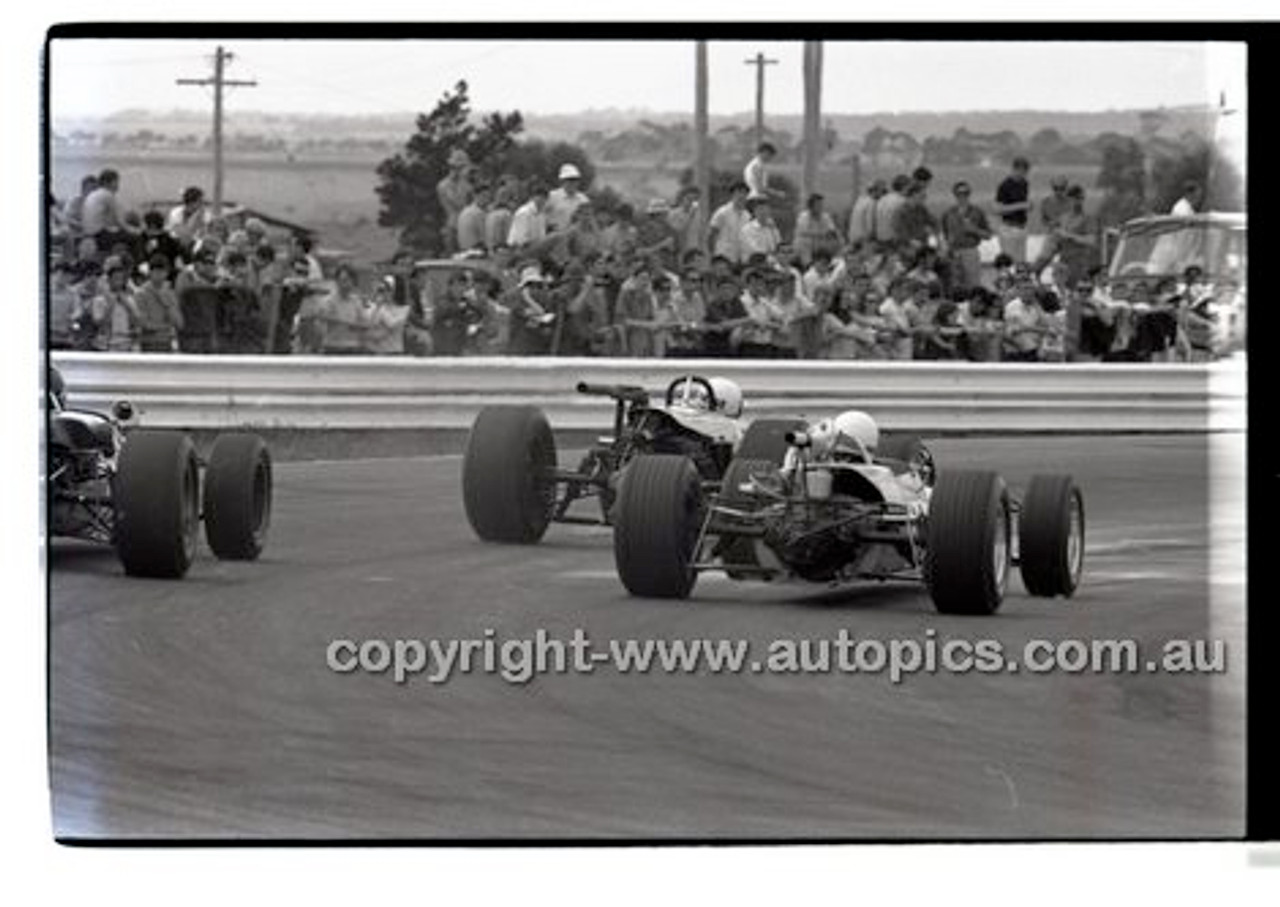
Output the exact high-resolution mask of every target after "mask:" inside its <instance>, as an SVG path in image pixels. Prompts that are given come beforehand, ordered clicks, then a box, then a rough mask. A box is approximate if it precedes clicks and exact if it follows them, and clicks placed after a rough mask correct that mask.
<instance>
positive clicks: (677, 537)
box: [613, 454, 704, 598]
mask: <svg viewBox="0 0 1280 907" xmlns="http://www.w3.org/2000/svg"><path fill="white" fill-rule="evenodd" d="M703 513H704V510H703V498H702V482H701V480H700V479H699V477H698V470H697V468H696V467H694V465H693V463H692V461H690V460H689V459H688V458H687V457H680V456H674V455H671V454H651V455H642V456H639V457H636V458H635V459H633V460H632V461H631V462H630V463H629V464H628V465H627V469H626V472H625V473H624V474H623V477H622V483H621V487H620V488H619V490H618V501H617V505H616V507H615V510H614V524H613V559H614V564H615V565H616V567H617V570H618V578H619V579H620V580H622V585H624V586H625V587H626V589H627V591H628V592H630V593H631V594H632V595H638V596H641V597H643V598H688V596H689V593H690V592H692V591H693V585H694V583H695V582H696V581H697V578H698V575H697V573H696V572H695V571H694V570H693V569H692V565H693V558H694V556H695V553H696V552H695V551H694V549H695V548H696V547H697V540H698V533H699V532H700V531H701V528H702V517H703Z"/></svg>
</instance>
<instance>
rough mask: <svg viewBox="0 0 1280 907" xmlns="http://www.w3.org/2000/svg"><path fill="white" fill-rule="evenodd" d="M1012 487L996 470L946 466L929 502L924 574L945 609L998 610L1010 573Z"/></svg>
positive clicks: (948, 611)
mask: <svg viewBox="0 0 1280 907" xmlns="http://www.w3.org/2000/svg"><path fill="white" fill-rule="evenodd" d="M1009 523H1010V519H1009V492H1008V490H1007V489H1006V488H1005V484H1004V480H1003V479H1001V478H1000V476H998V475H997V474H996V473H994V472H968V471H956V472H944V473H941V474H940V475H939V476H938V483H937V486H936V487H935V488H934V490H933V497H932V499H931V501H930V506H929V524H928V531H927V536H926V539H925V558H924V579H925V585H927V586H928V588H929V594H930V596H932V598H933V604H934V607H935V608H937V609H938V611H939V612H941V613H943V614H994V613H995V612H996V611H997V610H998V609H999V608H1000V604H1001V602H1002V601H1003V600H1004V591H1005V585H1006V583H1007V582H1008V577H1009V561H1010V555H1009V540H1010V539H1009Z"/></svg>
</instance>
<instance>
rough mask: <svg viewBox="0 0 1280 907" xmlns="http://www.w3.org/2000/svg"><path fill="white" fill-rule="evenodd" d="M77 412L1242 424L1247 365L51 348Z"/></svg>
mask: <svg viewBox="0 0 1280 907" xmlns="http://www.w3.org/2000/svg"><path fill="white" fill-rule="evenodd" d="M53 361H54V364H55V365H57V366H58V368H59V369H60V370H61V371H62V374H63V376H64V378H65V379H66V381H67V385H68V388H69V396H70V400H71V403H72V404H73V405H75V406H79V407H84V408H88V409H98V410H106V409H108V408H109V407H110V406H111V404H112V403H113V402H114V401H116V400H120V399H127V400H129V401H130V402H132V403H133V404H134V406H135V408H136V409H137V410H138V411H139V413H140V421H141V422H142V423H143V424H147V425H153V426H161V427H185V428H226V427H230V426H255V427H259V428H297V429H375V428H465V427H467V426H469V425H470V424H471V422H472V420H473V419H474V418H475V415H476V413H477V412H478V411H479V410H480V408H481V407H483V406H486V405H489V404H493V403H532V404H534V405H537V406H541V407H543V408H544V409H545V410H546V411H547V414H548V417H549V418H550V419H551V422H552V424H553V425H554V426H556V427H557V428H598V427H601V426H603V425H605V424H607V423H608V421H609V417H610V412H611V404H610V402H609V401H608V400H605V399H601V398H598V397H584V396H581V395H579V394H577V393H575V391H574V386H575V385H576V384H577V382H578V381H584V380H585V381H591V382H597V383H617V384H638V385H641V386H644V387H646V388H648V389H649V390H650V391H651V392H653V393H655V394H656V393H657V392H659V391H660V390H661V389H662V388H665V387H666V385H667V384H668V383H669V382H670V381H671V380H672V379H673V378H675V377H677V376H678V375H681V374H685V373H688V372H695V373H699V374H704V375H722V376H724V377H727V378H731V379H733V380H734V381H737V382H738V383H739V384H740V385H741V386H742V388H743V392H744V394H745V397H746V401H747V404H746V409H745V411H744V417H760V416H783V415H785V416H793V415H800V416H807V417H819V416H822V415H829V414H832V413H834V412H838V411H840V410H843V409H849V408H853V407H856V408H860V409H866V410H868V411H870V412H871V413H873V414H874V415H875V416H876V418H877V419H878V420H879V421H880V422H881V424H882V425H884V426H885V427H886V428H890V429H909V430H914V431H946V430H969V431H1014V432H1016V431H1080V430H1087V431H1117V432H1118V431H1223V430H1226V431H1240V430H1243V429H1244V428H1245V412H1244V400H1245V365H1244V363H1243V362H1242V361H1239V360H1235V361H1229V362H1223V363H1214V364H1212V365H1188V364H1119V363H1117V364H1110V363H1108V364H1105V365H1102V364H1098V365H1094V364H1047V363H1046V364H1019V363H994V364H978V363H969V362H958V363H949V362H830V361H816V362H815V361H804V362H775V361H749V360H706V361H698V360H683V361H681V360H653V359H616V360H601V359H589V358H584V359H571V358H564V359H551V358H507V357H502V358H465V359H462V358H459V359H448V358H428V359H411V358H399V357H397V358H375V357H368V358H366V357H359V358H356V357H351V358H348V357H312V356H281V357H270V356H183V355H155V354H151V355H145V354H143V355H139V354H102V353H55V354H54V355H53Z"/></svg>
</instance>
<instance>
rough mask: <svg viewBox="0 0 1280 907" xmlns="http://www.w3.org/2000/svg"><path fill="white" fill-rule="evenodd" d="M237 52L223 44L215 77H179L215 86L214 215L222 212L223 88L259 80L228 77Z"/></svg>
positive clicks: (249, 85)
mask: <svg viewBox="0 0 1280 907" xmlns="http://www.w3.org/2000/svg"><path fill="white" fill-rule="evenodd" d="M233 59H235V54H233V53H231V52H229V51H227V50H224V49H223V48H222V46H221V45H219V46H218V50H217V52H216V53H215V54H214V56H213V77H212V78H209V79H177V80H176V81H177V83H178V84H179V85H201V86H204V85H212V86H213V216H214V217H219V216H221V214H222V89H223V88H226V87H234V88H239V87H245V88H253V87H256V86H257V84H258V83H257V82H252V81H248V82H246V81H237V80H235V79H228V78H226V66H227V64H228V63H230V62H231V61H232V60H233Z"/></svg>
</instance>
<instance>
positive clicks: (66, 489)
mask: <svg viewBox="0 0 1280 907" xmlns="http://www.w3.org/2000/svg"><path fill="white" fill-rule="evenodd" d="M48 407H49V423H48V457H49V462H48V477H47V483H46V485H47V493H48V513H49V531H50V534H51V535H53V536H63V537H70V538H78V539H83V540H85V541H90V542H97V543H99V544H103V545H111V546H113V547H114V548H115V550H116V554H117V555H118V556H119V558H120V562H121V564H122V565H123V566H124V571H125V573H126V574H128V575H129V576H147V577H162V578H170V579H178V578H180V577H182V576H184V575H186V573H187V570H188V569H189V568H190V567H191V563H192V561H193V560H194V558H195V552H196V542H197V538H198V535H199V526H200V521H201V519H203V520H204V530H205V539H206V540H207V541H208V543H209V547H210V548H211V549H212V550H213V553H214V554H215V555H216V556H217V557H218V558H220V559H222V560H244V561H251V560H256V559H257V558H258V556H259V555H260V554H261V553H262V550H263V547H264V546H265V544H266V538H267V529H268V526H269V524H270V521H271V490H272V469H271V455H270V453H269V452H268V450H267V446H266V444H265V443H264V442H263V440H262V438H260V437H259V436H258V435H255V434H251V433H247V432H229V433H225V434H221V435H219V436H218V437H217V438H216V439H215V440H214V442H213V446H212V448H211V449H210V452H209V457H208V460H207V461H202V460H201V459H200V458H199V457H198V456H197V454H196V449H195V445H194V444H193V443H192V441H191V438H190V437H189V436H188V435H187V434H186V433H185V432H180V431H160V430H153V429H143V428H136V427H132V425H131V423H132V422H133V421H134V419H135V412H134V409H133V407H132V406H131V405H130V404H129V403H128V402H125V401H119V402H117V403H116V404H115V405H114V406H113V408H112V413H111V415H110V416H108V415H104V414H101V413H96V412H91V411H87V410H78V409H70V408H68V407H67V400H66V391H65V385H64V384H63V379H62V377H61V375H60V374H59V373H58V372H57V370H56V369H54V370H52V371H51V374H50V382H49V394H48Z"/></svg>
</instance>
